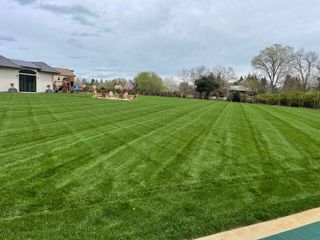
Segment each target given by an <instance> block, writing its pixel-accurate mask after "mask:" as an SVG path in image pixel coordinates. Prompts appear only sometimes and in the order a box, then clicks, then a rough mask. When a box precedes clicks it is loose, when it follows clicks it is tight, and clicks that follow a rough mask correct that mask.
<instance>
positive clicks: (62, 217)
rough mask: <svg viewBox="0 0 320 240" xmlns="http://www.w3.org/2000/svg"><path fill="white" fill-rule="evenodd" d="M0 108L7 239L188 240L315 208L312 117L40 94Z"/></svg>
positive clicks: (1, 223)
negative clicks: (59, 127)
mask: <svg viewBox="0 0 320 240" xmlns="http://www.w3.org/2000/svg"><path fill="white" fill-rule="evenodd" d="M10 101H13V102H12V104H11V105H9V103H10ZM4 102H5V104H4ZM71 102H72V103H71ZM27 103H28V104H27ZM107 109H113V110H112V111H111V113H110V111H109V112H108V111H107ZM2 111H7V112H6V114H5V117H4V119H5V120H4V122H5V123H4V124H2V123H0V124H2V125H1V126H2V128H1V130H0V136H2V137H1V139H0V147H5V149H7V150H8V151H7V152H6V151H5V150H3V149H2V148H1V150H0V151H1V153H0V154H1V155H0V156H1V157H0V163H1V165H0V184H1V187H0V195H1V196H2V198H1V200H0V232H2V233H3V234H4V235H5V236H6V237H7V239H25V238H31V239H48V238H50V237H51V236H55V238H56V239H66V238H73V239H84V238H85V239H106V238H107V239H128V238H129V239H141V238H142V239H190V238H195V237H198V236H204V235H208V234H212V233H215V232H219V231H222V230H226V229H230V228H233V227H238V226H242V225H247V224H252V223H256V222H259V221H264V220H268V219H271V218H275V217H279V216H284V215H287V214H289V213H293V212H297V211H302V210H305V209H308V208H313V207H317V206H319V205H320V200H319V199H320V198H319V195H320V191H318V190H317V189H320V188H319V187H320V186H319V185H320V184H319V183H320V176H319V174H318V172H319V170H320V155H319V151H318V150H319V148H318V146H317V144H318V140H317V134H318V131H319V127H318V126H317V122H318V119H319V118H318V117H319V111H315V110H308V109H292V108H279V107H270V106H259V105H249V104H237V103H225V102H214V101H201V100H189V99H174V98H159V97H140V98H139V100H138V102H136V103H134V104H131V103H129V104H127V103H122V102H109V101H103V100H101V101H99V100H96V99H91V98H90V96H85V95H75V96H66V95H45V94H43V95H32V94H30V95H29V94H25V95H22V94H21V95H20V94H17V95H9V94H3V95H0V116H3V115H1V114H3V112H2ZM282 111H283V112H282ZM56 114H57V115H56ZM75 115H76V117H75ZM19 117H21V119H19ZM73 118H74V121H72V119H73ZM23 121H25V122H26V124H27V125H26V126H23V125H22V123H23ZM55 122H57V126H59V125H61V126H63V128H64V129H67V131H65V132H63V131H62V130H59V131H57V132H54V133H53V132H52V131H53V130H54V129H55ZM70 123H74V125H70ZM31 124H33V125H34V127H33V128H30V131H26V130H27V129H28V128H29V127H30V126H31ZM3 127H5V128H4V129H3ZM8 127H10V128H11V129H10V130H8V129H7V128H8ZM292 129H294V130H296V131H295V132H292ZM19 133H20V134H21V135H22V136H21V138H19V139H18V140H15V138H17V136H19ZM37 137H39V138H38V139H37V140H36V141H33V140H35V139H34V138H37ZM24 140H27V142H26V144H25V145H24ZM310 141H313V142H314V143H311V144H308V142H310ZM8 143H11V145H9V144H8ZM15 143H17V145H16V146H14V144H15ZM27 145H28V146H27ZM20 147H22V149H20ZM3 163H5V164H3ZM34 226H37V228H36V229H35V228H34ZM16 229H19V231H17V230H16Z"/></svg>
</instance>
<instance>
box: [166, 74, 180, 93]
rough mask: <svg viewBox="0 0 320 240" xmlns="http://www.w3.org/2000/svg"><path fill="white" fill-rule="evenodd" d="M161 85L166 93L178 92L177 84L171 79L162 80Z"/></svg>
mask: <svg viewBox="0 0 320 240" xmlns="http://www.w3.org/2000/svg"><path fill="white" fill-rule="evenodd" d="M163 84H164V86H165V87H166V90H167V91H168V92H175V91H178V90H179V84H178V82H177V81H176V80H175V79H174V78H173V77H166V78H164V79H163Z"/></svg>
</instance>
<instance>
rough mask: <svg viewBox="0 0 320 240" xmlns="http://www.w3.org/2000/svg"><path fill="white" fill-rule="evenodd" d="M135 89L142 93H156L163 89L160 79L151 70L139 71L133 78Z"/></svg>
mask: <svg viewBox="0 0 320 240" xmlns="http://www.w3.org/2000/svg"><path fill="white" fill-rule="evenodd" d="M134 81H135V85H136V90H137V91H138V92H140V93H142V94H153V95H155V94H158V93H160V92H161V91H162V90H163V89H164V85H163V82H162V79H161V78H160V77H159V76H158V75H157V74H155V73H153V72H141V73H139V74H138V75H137V76H136V77H135V79H134Z"/></svg>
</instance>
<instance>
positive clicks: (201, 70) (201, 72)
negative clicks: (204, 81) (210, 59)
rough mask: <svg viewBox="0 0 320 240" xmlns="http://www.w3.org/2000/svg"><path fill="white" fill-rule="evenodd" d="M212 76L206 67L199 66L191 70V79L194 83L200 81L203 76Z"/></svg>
mask: <svg viewBox="0 0 320 240" xmlns="http://www.w3.org/2000/svg"><path fill="white" fill-rule="evenodd" d="M209 74H210V70H209V69H208V68H207V67H206V66H199V67H195V68H191V69H190V79H191V81H192V83H194V82H195V81H196V80H198V79H200V78H201V77H203V76H208V75H209Z"/></svg>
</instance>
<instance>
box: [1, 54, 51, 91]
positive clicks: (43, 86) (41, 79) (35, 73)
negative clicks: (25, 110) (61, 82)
mask: <svg viewBox="0 0 320 240" xmlns="http://www.w3.org/2000/svg"><path fill="white" fill-rule="evenodd" d="M56 74H57V71H56V70H54V69H53V68H52V67H50V66H49V65H48V64H46V63H44V62H28V61H21V60H14V59H10V58H6V57H4V56H1V55H0V92H7V91H8V89H10V88H16V89H17V91H18V92H45V91H46V90H47V89H48V87H49V86H50V87H51V86H52V85H53V76H54V75H56Z"/></svg>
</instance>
